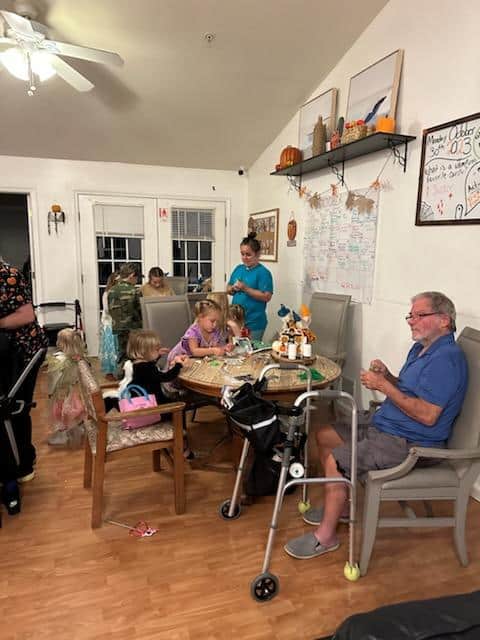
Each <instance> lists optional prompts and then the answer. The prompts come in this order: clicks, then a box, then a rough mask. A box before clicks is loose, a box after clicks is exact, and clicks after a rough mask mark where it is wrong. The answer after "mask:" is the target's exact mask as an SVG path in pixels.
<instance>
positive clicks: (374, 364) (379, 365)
mask: <svg viewBox="0 0 480 640" xmlns="http://www.w3.org/2000/svg"><path fill="white" fill-rule="evenodd" d="M370 371H373V372H375V373H381V374H382V375H383V376H387V375H388V374H389V373H390V372H389V370H388V369H387V366H386V365H385V364H384V363H383V362H382V361H381V360H378V359H375V360H372V361H371V362H370Z"/></svg>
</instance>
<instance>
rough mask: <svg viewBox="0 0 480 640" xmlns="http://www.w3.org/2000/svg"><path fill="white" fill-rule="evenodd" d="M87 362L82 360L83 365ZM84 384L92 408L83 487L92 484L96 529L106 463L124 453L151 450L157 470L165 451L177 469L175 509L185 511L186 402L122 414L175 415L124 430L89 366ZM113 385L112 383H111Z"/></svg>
mask: <svg viewBox="0 0 480 640" xmlns="http://www.w3.org/2000/svg"><path fill="white" fill-rule="evenodd" d="M82 364H83V363H80V365H82ZM80 369H81V375H80V377H81V383H82V389H83V392H84V396H85V399H86V401H87V407H88V414H89V416H88V420H87V421H86V424H85V429H86V438H85V464H84V475H83V486H84V487H85V488H86V489H89V488H91V487H92V477H93V490H92V521H91V526H92V529H96V528H98V527H100V526H101V525H102V511H103V484H104V478H105V464H106V463H107V462H109V461H110V460H114V459H117V458H119V457H120V456H127V455H136V454H138V453H139V452H140V451H151V452H152V458H153V470H154V471H160V456H161V454H163V456H164V458H165V459H166V460H167V462H168V464H169V465H170V466H171V468H172V469H173V485H174V496H175V498H174V499H175V512H176V513H177V514H181V513H184V512H185V479H184V464H185V463H184V456H183V434H182V426H183V412H184V408H185V404H184V403H183V402H171V403H168V404H164V405H161V406H159V407H155V408H152V409H140V410H136V411H129V412H128V413H122V414H121V416H122V417H129V416H130V417H132V416H145V415H150V414H166V413H168V414H172V420H171V421H168V422H167V421H165V422H163V421H162V422H158V423H156V424H154V425H150V426H148V427H143V428H140V429H134V430H132V431H127V430H125V429H122V426H121V421H120V414H118V418H119V419H118V420H117V419H116V418H117V416H113V417H112V415H111V412H110V413H109V414H108V415H107V414H105V407H104V402H103V397H102V393H101V389H100V387H99V385H98V383H97V382H96V380H95V379H94V377H93V375H92V373H91V371H90V368H89V367H88V365H85V366H80ZM109 386H112V385H109Z"/></svg>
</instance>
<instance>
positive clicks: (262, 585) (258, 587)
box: [250, 573, 280, 602]
mask: <svg viewBox="0 0 480 640" xmlns="http://www.w3.org/2000/svg"><path fill="white" fill-rule="evenodd" d="M279 589H280V583H279V582H278V578H277V576H274V575H273V574H272V573H261V574H260V575H259V576H257V577H256V578H255V580H252V583H251V585H250V595H251V596H252V598H253V599H254V600H256V601H257V602H267V600H271V599H272V598H274V597H275V596H276V595H277V593H278V591H279Z"/></svg>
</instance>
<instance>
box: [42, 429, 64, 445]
mask: <svg viewBox="0 0 480 640" xmlns="http://www.w3.org/2000/svg"><path fill="white" fill-rule="evenodd" d="M47 442H48V444H49V445H50V446H51V447H66V446H67V445H68V432H67V431H66V430H64V431H54V432H53V433H52V434H51V435H49V436H48V439H47Z"/></svg>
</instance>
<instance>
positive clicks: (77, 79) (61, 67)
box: [49, 55, 94, 91]
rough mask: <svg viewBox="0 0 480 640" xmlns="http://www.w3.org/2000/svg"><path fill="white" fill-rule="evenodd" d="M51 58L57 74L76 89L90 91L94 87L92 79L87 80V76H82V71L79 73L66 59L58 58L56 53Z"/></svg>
mask: <svg viewBox="0 0 480 640" xmlns="http://www.w3.org/2000/svg"><path fill="white" fill-rule="evenodd" d="M50 58H51V59H50V60H49V62H50V64H51V65H52V67H53V68H54V69H55V71H56V72H57V74H58V75H59V76H60V77H61V78H63V80H65V82H68V84H69V85H71V86H72V87H73V88H74V89H76V90H77V91H90V90H91V89H93V87H94V85H93V84H92V83H91V82H90V80H87V78H85V76H82V74H81V73H78V71H76V70H75V69H74V68H73V67H71V66H70V65H69V64H67V63H66V62H65V61H64V60H62V59H61V58H57V56H55V55H52V56H50Z"/></svg>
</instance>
